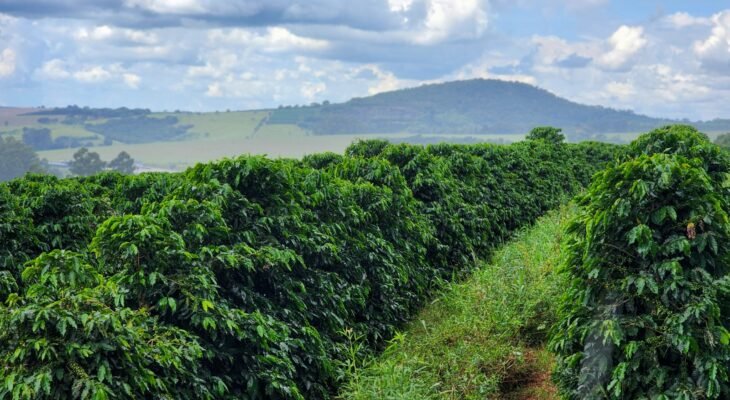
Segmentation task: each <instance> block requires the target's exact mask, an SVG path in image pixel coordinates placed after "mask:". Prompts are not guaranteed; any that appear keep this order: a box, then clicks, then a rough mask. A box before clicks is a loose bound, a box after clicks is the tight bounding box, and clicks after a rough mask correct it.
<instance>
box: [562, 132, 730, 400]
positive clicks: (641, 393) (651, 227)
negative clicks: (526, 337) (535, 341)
mask: <svg viewBox="0 0 730 400" xmlns="http://www.w3.org/2000/svg"><path fill="white" fill-rule="evenodd" d="M715 150H716V149H715V146H712V145H711V144H709V142H707V141H706V139H705V138H703V137H702V136H701V135H700V134H698V133H697V132H696V131H694V130H690V129H687V128H685V127H667V128H663V129H660V130H657V131H654V132H651V133H650V134H648V135H645V136H642V137H641V138H639V139H638V140H637V141H635V142H634V143H633V144H632V145H631V147H630V152H631V154H633V155H634V156H635V158H631V159H628V160H627V161H625V162H624V163H622V164H620V165H614V166H611V167H609V168H608V169H607V170H605V171H603V172H601V173H599V174H598V175H597V176H596V177H595V179H594V181H593V183H592V184H591V186H590V188H589V189H588V191H587V192H586V193H585V194H584V195H582V196H581V197H580V198H579V201H578V203H579V205H580V207H581V212H580V214H579V217H578V218H576V220H575V221H574V222H573V223H572V225H571V226H570V228H569V232H570V233H571V234H572V235H573V236H572V239H570V240H569V241H568V243H567V254H568V255H567V261H566V263H565V265H564V267H563V270H564V272H565V273H566V274H567V276H568V278H569V281H570V288H569V290H568V291H567V292H566V294H565V296H564V298H563V300H562V306H561V318H560V322H559V323H558V324H557V326H556V327H555V328H554V333H553V337H552V340H551V343H550V347H551V349H552V350H553V351H554V352H556V353H557V355H558V360H557V367H556V373H555V375H554V378H555V380H556V382H557V383H558V385H559V387H560V389H561V391H562V392H563V394H564V395H565V396H566V397H567V398H570V399H589V398H611V399H624V398H631V399H639V398H656V399H669V398H685V399H690V398H693V399H694V398H727V397H728V396H730V392H729V388H728V374H727V365H728V364H727V363H728V361H729V360H730V352H729V351H728V350H730V349H729V348H728V343H729V342H730V333H729V332H728V330H727V327H728V325H729V324H730V320H729V319H728V317H729V316H730V314H729V313H728V312H729V311H730V310H728V308H727V306H726V304H728V298H727V295H728V293H729V291H730V279H729V278H728V277H727V273H728V264H727V262H728V261H729V260H728V254H729V253H728V252H729V250H730V247H728V243H730V242H729V239H730V236H729V235H730V222H729V221H728V215H727V213H726V211H725V210H727V208H728V203H727V201H728V197H727V196H726V195H725V193H724V192H722V191H720V190H717V188H718V185H719V184H720V181H721V180H724V179H725V177H726V171H727V164H725V162H724V161H722V160H721V157H719V156H718V155H719V153H718V152H716V151H715Z"/></svg>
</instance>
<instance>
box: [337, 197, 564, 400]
mask: <svg viewBox="0 0 730 400" xmlns="http://www.w3.org/2000/svg"><path fill="white" fill-rule="evenodd" d="M573 213H574V209H573V208H572V207H570V206H565V207H563V208H561V209H560V210H556V211H553V212H551V213H549V214H548V215H546V216H544V217H543V218H541V219H540V220H539V221H538V222H537V223H536V224H535V225H534V226H533V227H531V228H529V229H527V230H525V231H523V232H521V233H519V234H518V235H517V236H516V238H515V239H514V240H513V241H512V242H510V243H509V244H507V245H506V246H504V247H503V248H502V249H501V250H499V251H498V252H497V253H496V254H495V255H494V257H493V260H492V262H491V263H488V264H487V263H485V264H484V265H482V266H481V267H480V268H479V269H478V270H477V271H476V272H475V273H474V274H473V275H472V276H471V277H470V278H469V279H467V280H465V281H463V282H459V283H452V284H449V285H447V286H446V288H445V290H443V292H442V293H441V295H440V296H439V297H438V298H436V299H435V300H434V301H433V302H432V303H431V304H429V305H428V306H427V307H426V308H425V309H424V310H422V312H421V313H420V314H419V315H418V317H417V318H416V319H415V320H414V321H413V322H412V323H411V324H410V325H408V326H407V327H406V329H405V330H404V331H403V332H402V333H400V334H398V335H397V336H396V337H395V338H394V339H393V340H392V342H391V343H390V345H389V346H388V347H387V348H386V350H385V351H384V353H383V354H382V355H380V356H379V357H377V358H376V359H374V360H369V361H366V362H365V365H360V366H359V367H358V368H351V369H352V373H351V376H350V379H349V381H348V383H346V384H345V389H344V390H343V391H342V393H341V398H342V399H351V400H375V399H379V400H381V399H382V400H386V399H392V400H396V399H398V400H417V399H418V400H436V399H447V400H451V399H453V400H456V399H497V398H501V399H543V400H547V399H555V398H557V396H556V392H555V388H554V387H553V386H552V384H551V383H550V371H551V369H552V362H553V361H552V357H551V356H550V354H549V353H547V352H546V350H545V349H544V348H543V344H544V341H545V340H546V335H547V330H548V329H549V326H550V324H551V322H552V321H554V319H555V312H556V310H555V300H556V299H557V298H558V297H559V294H560V292H561V287H562V284H561V277H559V276H558V274H556V273H555V267H556V265H557V264H558V263H559V262H560V246H561V245H560V243H561V241H562V235H563V233H562V232H563V228H564V225H565V223H566V222H567V220H568V219H569V218H570V217H571V216H572V215H573Z"/></svg>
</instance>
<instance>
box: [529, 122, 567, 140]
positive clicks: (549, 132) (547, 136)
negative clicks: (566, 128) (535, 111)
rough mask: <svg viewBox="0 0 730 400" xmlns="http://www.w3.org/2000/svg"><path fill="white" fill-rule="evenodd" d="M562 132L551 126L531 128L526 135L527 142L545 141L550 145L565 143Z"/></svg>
mask: <svg viewBox="0 0 730 400" xmlns="http://www.w3.org/2000/svg"><path fill="white" fill-rule="evenodd" d="M562 131H563V130H562V129H560V128H554V127H552V126H538V127H536V128H532V130H531V131H530V133H529V134H527V137H526V139H527V140H545V141H548V142H552V143H562V142H564V141H565V135H563V134H562V133H560V132H562Z"/></svg>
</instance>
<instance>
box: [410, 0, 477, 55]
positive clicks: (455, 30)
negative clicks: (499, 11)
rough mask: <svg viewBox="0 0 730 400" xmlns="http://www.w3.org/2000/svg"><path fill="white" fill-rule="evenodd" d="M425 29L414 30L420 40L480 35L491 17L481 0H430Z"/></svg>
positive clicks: (431, 40) (419, 41)
mask: <svg viewBox="0 0 730 400" xmlns="http://www.w3.org/2000/svg"><path fill="white" fill-rule="evenodd" d="M427 10H428V11H427V14H426V18H425V20H424V21H423V24H422V29H420V30H416V31H414V32H412V35H411V38H412V40H413V42H414V43H417V44H422V45H426V44H434V43H439V42H441V41H443V40H445V39H453V38H477V37H480V36H481V35H482V34H483V33H484V31H485V30H486V28H487V24H488V18H487V13H486V11H485V10H484V3H483V2H482V1H480V0H459V1H452V0H428V1H427Z"/></svg>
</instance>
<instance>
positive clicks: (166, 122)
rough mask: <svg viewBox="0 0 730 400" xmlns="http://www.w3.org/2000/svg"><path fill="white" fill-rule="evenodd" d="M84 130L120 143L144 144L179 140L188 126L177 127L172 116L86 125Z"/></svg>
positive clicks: (127, 119) (176, 120) (141, 117)
mask: <svg viewBox="0 0 730 400" xmlns="http://www.w3.org/2000/svg"><path fill="white" fill-rule="evenodd" d="M85 128H86V130H88V131H90V132H94V133H98V134H101V135H103V136H104V137H106V138H107V139H111V140H116V141H118V142H122V143H146V142H157V141H166V140H177V139H180V138H182V137H184V136H185V135H186V134H187V132H188V129H190V126H189V125H178V119H177V118H176V117H172V116H167V117H164V118H154V117H148V116H137V117H127V118H115V119H109V120H107V121H106V122H103V123H95V124H86V125H85Z"/></svg>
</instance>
